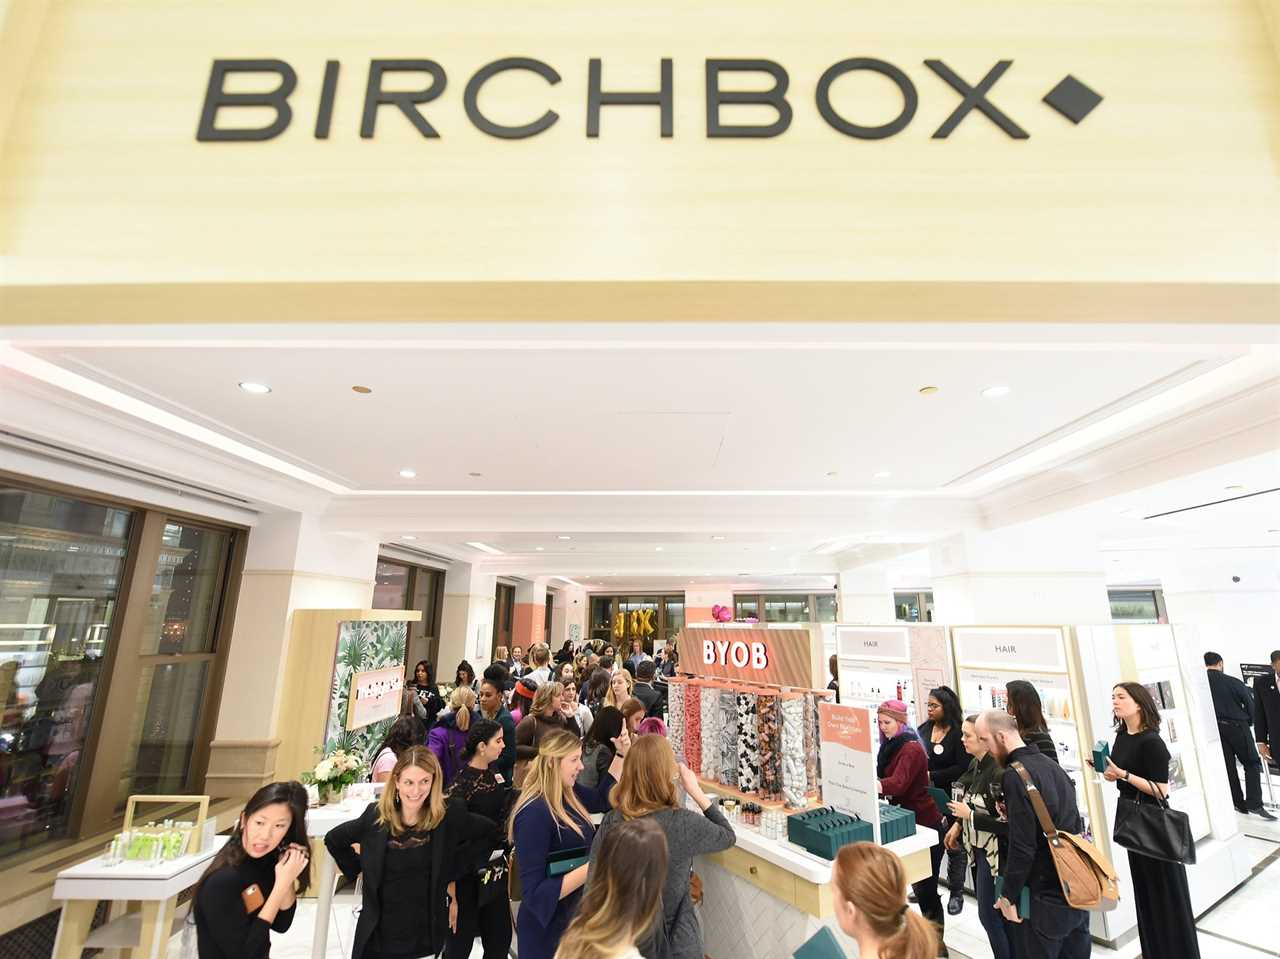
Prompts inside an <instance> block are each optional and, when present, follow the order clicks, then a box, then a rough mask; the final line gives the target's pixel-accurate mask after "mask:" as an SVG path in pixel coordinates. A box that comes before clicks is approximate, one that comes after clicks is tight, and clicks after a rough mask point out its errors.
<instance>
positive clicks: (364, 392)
mask: <svg viewBox="0 0 1280 959" xmlns="http://www.w3.org/2000/svg"><path fill="white" fill-rule="evenodd" d="M351 392H352V393H359V394H360V395H361V396H368V395H369V394H370V393H372V392H373V390H371V389H369V387H367V386H353V387H351Z"/></svg>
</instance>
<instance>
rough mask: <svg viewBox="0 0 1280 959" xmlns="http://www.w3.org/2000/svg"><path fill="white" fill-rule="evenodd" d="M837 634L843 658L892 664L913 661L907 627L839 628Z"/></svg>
mask: <svg viewBox="0 0 1280 959" xmlns="http://www.w3.org/2000/svg"><path fill="white" fill-rule="evenodd" d="M836 633H837V642H838V644H839V646H840V655H841V656H842V657H844V656H847V657H849V658H850V659H860V660H871V661H873V662H891V663H905V662H908V661H909V660H910V659H911V644H910V642H909V641H908V639H907V628H906V627H905V626H900V627H899V626H838V627H837V628H836Z"/></svg>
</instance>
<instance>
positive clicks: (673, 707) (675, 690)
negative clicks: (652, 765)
mask: <svg viewBox="0 0 1280 959" xmlns="http://www.w3.org/2000/svg"><path fill="white" fill-rule="evenodd" d="M684 690H685V686H684V683H668V684H667V738H668V739H670V740H671V749H672V751H673V752H674V753H675V754H676V762H677V763H682V762H684Z"/></svg>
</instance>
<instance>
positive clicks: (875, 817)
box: [818, 703, 880, 843]
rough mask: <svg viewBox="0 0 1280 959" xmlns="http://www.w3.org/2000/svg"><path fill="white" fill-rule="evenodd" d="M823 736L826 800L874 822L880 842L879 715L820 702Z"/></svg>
mask: <svg viewBox="0 0 1280 959" xmlns="http://www.w3.org/2000/svg"><path fill="white" fill-rule="evenodd" d="M818 722H819V725H820V727H821V735H822V801H823V802H824V803H826V804H827V805H828V806H831V807H832V808H833V809H835V810H836V811H837V812H842V813H844V814H845V815H847V816H857V817H858V818H860V819H862V820H864V821H865V822H869V823H871V828H872V830H873V836H874V839H875V841H876V842H877V843H878V842H880V797H879V791H878V789H877V779H876V752H877V750H878V746H879V741H878V737H877V736H875V735H873V730H875V729H876V728H877V727H876V714H875V712H874V711H872V710H870V709H866V708H864V707H860V706H837V705H836V704H835V703H819V704H818Z"/></svg>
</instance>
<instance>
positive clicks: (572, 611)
mask: <svg viewBox="0 0 1280 959" xmlns="http://www.w3.org/2000/svg"><path fill="white" fill-rule="evenodd" d="M575 626H576V627H577V629H576V630H575V629H574V627H575ZM586 638H587V591H586V590H585V589H578V588H577V587H573V586H566V587H564V588H563V589H557V590H556V591H555V603H554V605H553V606H552V607H551V635H550V636H549V637H548V639H547V642H549V643H550V644H551V649H552V650H553V651H554V650H557V649H559V648H560V647H561V646H563V645H564V641H565V640H566V639H572V640H573V641H574V642H575V643H582V642H584V641H585V640H586Z"/></svg>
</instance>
